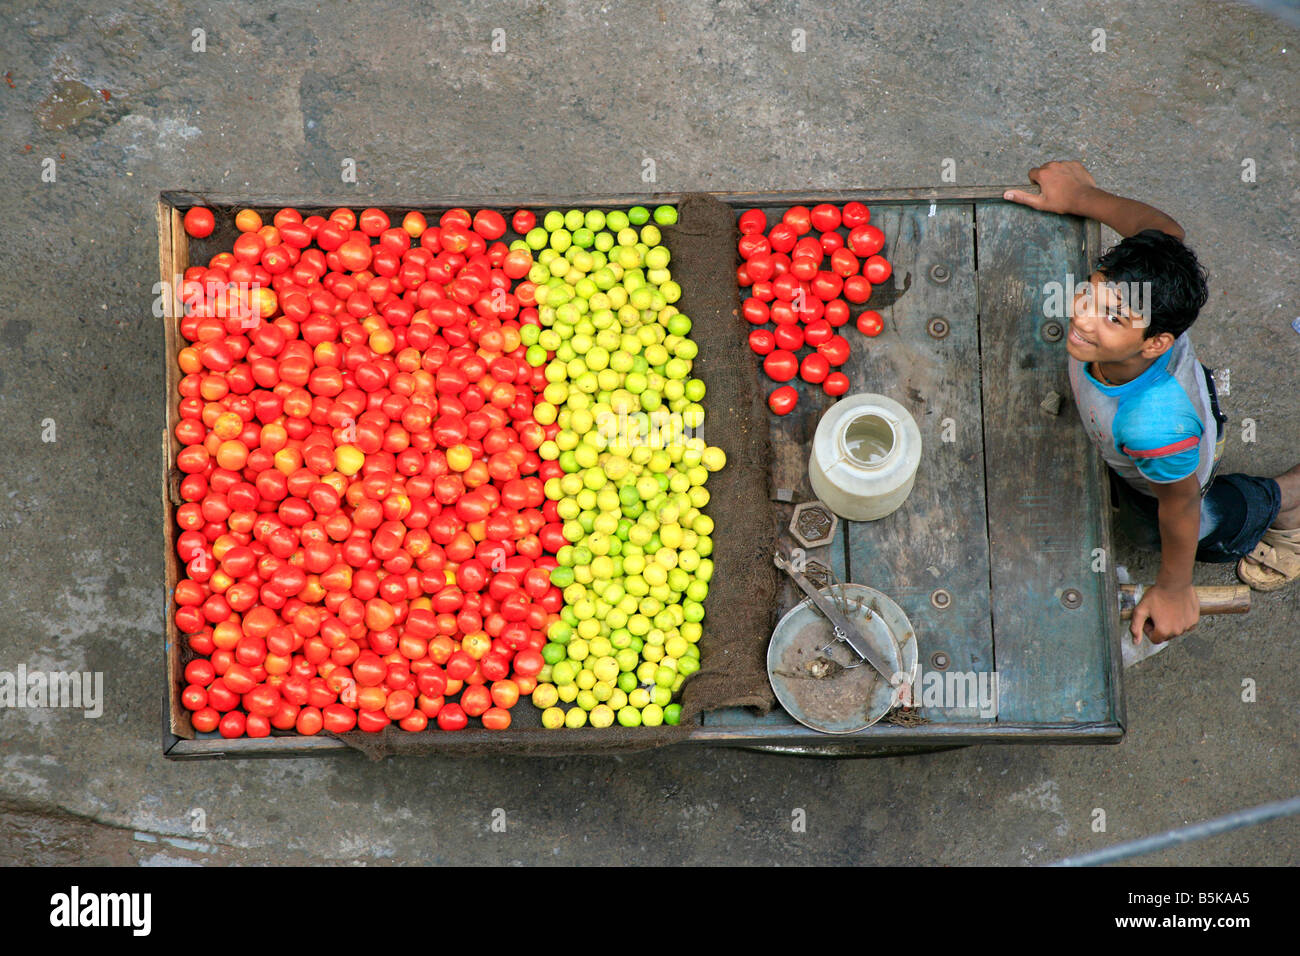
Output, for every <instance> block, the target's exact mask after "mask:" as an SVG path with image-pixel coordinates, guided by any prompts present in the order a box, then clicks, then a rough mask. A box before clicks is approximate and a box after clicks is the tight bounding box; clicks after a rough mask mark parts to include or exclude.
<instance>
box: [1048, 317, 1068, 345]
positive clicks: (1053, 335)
mask: <svg viewBox="0 0 1300 956" xmlns="http://www.w3.org/2000/svg"><path fill="white" fill-rule="evenodd" d="M1064 333H1065V330H1064V329H1063V328H1062V327H1061V323H1060V322H1048V323H1046V324H1045V325H1044V326H1043V338H1045V339H1046V340H1047V341H1049V342H1059V341H1061V336H1062V335H1063V334H1064Z"/></svg>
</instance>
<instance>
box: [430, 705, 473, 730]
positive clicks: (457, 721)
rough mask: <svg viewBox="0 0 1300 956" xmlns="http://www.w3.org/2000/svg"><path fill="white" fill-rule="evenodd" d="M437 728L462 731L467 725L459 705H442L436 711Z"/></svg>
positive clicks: (466, 718) (467, 721)
mask: <svg viewBox="0 0 1300 956" xmlns="http://www.w3.org/2000/svg"><path fill="white" fill-rule="evenodd" d="M437 720H438V727H439V728H440V729H441V730H464V729H465V726H466V725H467V724H468V723H469V718H468V717H466V716H465V711H464V709H463V708H462V707H461V706H460V704H444V705H443V707H442V709H441V710H439V711H438V717H437Z"/></svg>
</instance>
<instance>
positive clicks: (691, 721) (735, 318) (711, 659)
mask: <svg viewBox="0 0 1300 956" xmlns="http://www.w3.org/2000/svg"><path fill="white" fill-rule="evenodd" d="M662 232H663V238H664V243H665V244H666V245H667V246H668V248H669V250H670V251H671V252H672V264H671V266H670V268H671V270H672V273H673V279H674V280H675V281H676V282H677V283H678V284H679V285H681V287H682V297H681V301H679V302H678V303H677V306H678V308H680V309H681V310H682V312H684V313H685V314H686V315H688V316H690V318H691V320H692V322H693V328H692V330H691V337H692V338H693V339H694V340H695V341H696V343H697V344H698V345H699V347H700V351H699V355H698V357H697V358H696V359H695V365H694V371H693V374H694V375H695V376H696V377H698V378H700V379H703V381H704V383H705V385H706V386H707V387H708V392H707V394H706V396H705V399H704V402H703V404H704V408H705V421H704V428H703V437H704V440H705V441H706V442H708V443H709V444H710V445H717V446H718V447H719V448H721V449H722V450H723V451H725V452H726V453H727V466H726V467H725V468H724V469H723V470H722V471H719V472H716V473H714V474H712V475H710V476H709V482H708V489H709V494H710V501H709V505H708V507H707V508H706V509H705V512H706V513H707V514H708V515H709V516H710V517H712V518H713V520H714V524H715V528H714V533H713V542H714V547H713V562H714V572H713V579H712V581H711V582H710V585H709V596H708V598H706V599H705V602H704V610H705V616H704V634H703V636H702V637H701V639H700V662H701V666H700V670H699V671H697V672H696V673H695V674H692V675H691V677H690V678H688V679H687V681H686V682H685V683H684V684H683V685H682V692H681V702H682V721H681V724H680V725H679V726H677V727H668V726H662V727H655V728H651V727H635V728H627V727H621V726H619V725H618V724H615V725H614V726H613V727H608V728H605V729H596V728H593V727H584V728H582V729H580V730H569V729H567V728H566V729H560V730H545V729H544V728H542V726H541V712H540V711H539V710H537V708H535V707H533V705H532V703H531V702H530V701H528V700H521V701H520V702H519V703H518V704H517V705H516V706H515V707H514V709H513V710H511V712H510V713H511V716H512V717H513V718H514V723H513V724H512V725H511V727H510V729H509V730H505V731H488V730H482V729H481V728H466V729H465V730H462V731H458V732H456V733H445V732H443V731H439V730H436V729H432V730H428V731H425V732H423V733H407V732H405V731H402V730H398V729H395V728H392V727H388V728H385V729H384V730H383V731H382V732H380V733H377V734H367V733H362V732H360V731H354V732H352V733H347V734H340V735H338V738H339V739H340V740H342V741H343V742H344V743H346V744H348V746H350V747H354V748H356V749H357V750H360V751H362V752H364V753H366V754H367V755H368V756H370V757H371V758H373V759H376V760H377V759H379V758H381V757H386V756H390V755H402V754H447V755H451V756H469V755H476V754H485V755H489V756H499V755H501V754H505V753H515V754H552V755H559V754H581V753H594V754H598V753H626V752H629V751H634V750H649V749H652V748H655V747H662V746H664V745H666V744H671V743H677V742H680V741H682V740H684V739H685V738H686V736H687V735H688V734H689V733H690V732H691V730H692V729H694V728H695V727H697V726H698V725H699V718H700V715H701V714H702V713H705V712H707V711H710V710H715V709H717V708H720V707H738V706H744V707H753V708H756V709H758V710H760V711H762V712H764V713H766V712H767V711H768V710H769V709H770V708H771V707H772V706H773V704H774V703H775V699H774V698H773V696H772V688H771V685H770V684H769V683H768V680H767V664H766V660H767V642H768V639H769V638H770V637H771V634H772V628H773V627H774V626H775V623H776V621H775V614H776V592H777V571H776V568H775V567H774V566H773V564H772V554H773V551H774V549H775V546H776V535H777V528H776V517H775V514H774V512H773V509H772V508H771V506H770V505H769V503H768V473H769V468H770V462H771V444H770V442H769V440H768V421H769V415H768V411H767V407H766V401H765V399H764V396H763V392H762V390H761V388H760V386H759V381H758V374H757V372H756V366H755V362H754V356H753V355H752V354H751V353H750V351H749V345H748V341H747V338H748V333H749V325H748V323H746V322H745V321H744V319H742V318H741V316H740V297H739V295H738V291H737V288H736V267H737V265H738V261H737V253H736V241H737V239H738V233H737V229H736V217H735V213H734V211H733V210H732V208H731V207H730V206H728V205H726V204H725V203H722V202H719V201H718V200H716V199H714V198H712V197H711V196H707V195H703V194H692V195H688V196H686V197H685V198H684V199H683V200H682V202H681V203H680V205H679V206H678V222H677V224H676V225H673V226H665V227H663V230H662ZM474 723H477V722H476V721H475V722H474Z"/></svg>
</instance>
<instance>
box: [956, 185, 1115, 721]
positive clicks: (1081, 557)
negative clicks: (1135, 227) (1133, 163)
mask: <svg viewBox="0 0 1300 956" xmlns="http://www.w3.org/2000/svg"><path fill="white" fill-rule="evenodd" d="M976 227H977V236H978V243H979V245H978V253H979V266H980V269H979V295H980V330H981V357H982V366H983V378H984V428H985V463H986V475H987V483H988V502H989V535H990V565H991V579H992V588H993V601H992V610H993V629H994V647H995V653H996V660H997V667H998V672H999V676H1000V681H999V684H1000V689H1001V703H1000V709H999V716H1000V717H1001V719H1003V720H1006V721H1012V722H1014V721H1031V722H1037V721H1080V722H1089V721H1105V720H1114V719H1116V717H1117V714H1116V707H1115V702H1116V701H1117V699H1118V688H1117V686H1115V679H1116V678H1115V675H1116V674H1117V673H1118V672H1117V670H1116V669H1115V668H1114V667H1113V662H1112V648H1113V647H1114V646H1117V645H1116V644H1115V629H1116V628H1117V627H1118V609H1117V607H1116V605H1115V596H1114V595H1115V586H1114V581H1113V574H1114V572H1113V562H1112V561H1111V560H1110V556H1109V553H1108V552H1107V551H1105V550H1104V549H1105V548H1106V547H1107V546H1108V539H1107V536H1106V535H1107V531H1106V529H1107V528H1108V526H1109V521H1110V515H1109V513H1106V512H1104V511H1103V508H1104V507H1105V502H1106V500H1107V496H1106V481H1105V477H1104V475H1105V472H1104V469H1103V467H1102V464H1101V460H1100V457H1099V456H1098V454H1097V453H1096V451H1095V450H1094V449H1093V447H1092V445H1091V443H1090V442H1089V440H1088V438H1087V436H1086V434H1085V433H1084V431H1083V429H1082V428H1081V427H1080V425H1079V422H1078V420H1077V413H1076V411H1075V409H1074V406H1073V403H1072V402H1071V401H1070V400H1069V396H1070V387H1069V380H1068V376H1067V372H1066V357H1067V356H1066V352H1065V346H1064V344H1063V341H1062V340H1063V334H1064V332H1065V331H1066V330H1067V327H1068V318H1066V317H1064V316H1055V317H1053V316H1049V315H1046V314H1045V311H1046V310H1047V303H1048V302H1049V301H1050V299H1049V296H1048V291H1049V288H1048V284H1049V283H1062V284H1064V283H1065V282H1066V281H1067V274H1073V275H1074V277H1075V278H1076V279H1082V278H1083V277H1085V276H1087V274H1088V272H1089V263H1088V261H1087V258H1086V256H1087V248H1086V246H1087V243H1086V238H1087V236H1086V232H1085V228H1084V222H1083V220H1081V219H1077V218H1073V217H1071V218H1062V217H1060V216H1055V215H1050V214H1047V213H1041V212H1037V211H1035V210H1032V209H1028V208H1026V207H1023V206H1019V205H1014V204H1011V203H1005V202H990V203H981V204H979V205H978V206H977V207H976ZM1067 301H1068V297H1067ZM1049 339H1054V341H1049ZM1051 391H1055V392H1056V393H1057V394H1058V395H1061V396H1064V397H1065V399H1066V401H1065V402H1064V405H1063V408H1062V410H1061V414H1060V415H1058V416H1051V415H1048V414H1045V413H1044V412H1043V411H1041V410H1040V408H1039V403H1040V402H1042V401H1043V399H1044V397H1045V396H1046V395H1047V393H1048V392H1051ZM1099 557H1101V558H1104V559H1105V560H1104V564H1103V563H1102V562H1101V561H1099V560H1098V558H1099ZM1095 567H1099V568H1103V570H1102V571H1101V572H1100V573H1099V572H1097V571H1094V568H1095ZM1067 591H1071V592H1077V595H1078V606H1077V607H1076V608H1074V609H1070V608H1069V607H1067V606H1066V604H1067V603H1074V602H1072V601H1070V600H1069V598H1070V596H1071V595H1069V594H1067V593H1066V592H1067Z"/></svg>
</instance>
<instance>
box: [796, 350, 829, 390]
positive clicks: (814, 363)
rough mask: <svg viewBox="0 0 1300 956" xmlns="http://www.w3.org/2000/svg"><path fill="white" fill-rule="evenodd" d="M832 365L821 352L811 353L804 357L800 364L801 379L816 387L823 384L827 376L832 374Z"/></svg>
mask: <svg viewBox="0 0 1300 956" xmlns="http://www.w3.org/2000/svg"><path fill="white" fill-rule="evenodd" d="M830 371H831V363H830V362H828V361H827V360H826V356H824V355H822V354H821V353H820V352H810V353H809V354H808V355H805V356H804V357H803V361H802V362H801V363H799V377H800V378H802V379H803V380H804V381H805V382H811V383H812V384H814V385H816V384H817V383H819V382H823V381H825V379H826V376H827V375H829V374H830Z"/></svg>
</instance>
